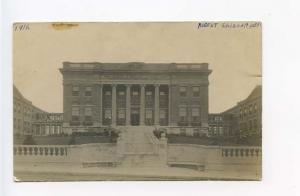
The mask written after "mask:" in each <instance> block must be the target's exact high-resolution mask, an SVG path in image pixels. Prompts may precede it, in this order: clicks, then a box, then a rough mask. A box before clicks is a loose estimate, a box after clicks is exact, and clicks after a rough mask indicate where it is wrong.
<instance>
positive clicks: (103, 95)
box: [60, 62, 211, 133]
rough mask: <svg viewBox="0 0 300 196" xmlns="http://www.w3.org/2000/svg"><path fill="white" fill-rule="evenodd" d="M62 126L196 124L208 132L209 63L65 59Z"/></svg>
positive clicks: (69, 128)
mask: <svg viewBox="0 0 300 196" xmlns="http://www.w3.org/2000/svg"><path fill="white" fill-rule="evenodd" d="M60 71H61V73H62V75H63V114H64V116H63V120H64V123H63V126H64V130H65V131H67V132H69V133H70V132H72V131H89V130H97V129H98V128H99V127H105V126H166V127H173V128H174V127H178V128H179V127H181V128H182V127H197V128H198V129H201V130H208V84H209V82H208V76H209V74H210V73H211V70H209V69H208V64H207V63H201V64H197V63H178V64H177V63H170V64H162V63H159V64H158V63H157V64H153V63H138V62H132V63H98V62H93V63H71V62H64V63H63V68H62V69H60Z"/></svg>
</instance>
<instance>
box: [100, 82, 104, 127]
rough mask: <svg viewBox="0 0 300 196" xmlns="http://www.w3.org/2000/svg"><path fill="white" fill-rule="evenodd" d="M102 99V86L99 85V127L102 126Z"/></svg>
mask: <svg viewBox="0 0 300 196" xmlns="http://www.w3.org/2000/svg"><path fill="white" fill-rule="evenodd" d="M102 97H103V90H102V84H100V86H99V124H100V126H102V122H103V107H102Z"/></svg>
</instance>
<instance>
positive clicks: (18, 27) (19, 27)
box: [13, 23, 30, 31]
mask: <svg viewBox="0 0 300 196" xmlns="http://www.w3.org/2000/svg"><path fill="white" fill-rule="evenodd" d="M13 30H14V31H28V30H30V26H29V24H25V23H24V24H23V23H22V24H21V23H20V24H14V27H13Z"/></svg>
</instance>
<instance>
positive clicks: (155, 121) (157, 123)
mask: <svg viewBox="0 0 300 196" xmlns="http://www.w3.org/2000/svg"><path fill="white" fill-rule="evenodd" d="M154 94H155V100H154V105H155V107H154V111H155V115H154V125H159V84H155V93H154Z"/></svg>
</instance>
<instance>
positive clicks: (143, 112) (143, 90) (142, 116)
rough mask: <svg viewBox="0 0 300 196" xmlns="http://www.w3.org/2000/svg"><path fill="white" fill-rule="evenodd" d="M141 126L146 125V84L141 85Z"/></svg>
mask: <svg viewBox="0 0 300 196" xmlns="http://www.w3.org/2000/svg"><path fill="white" fill-rule="evenodd" d="M140 98H141V102H140V125H145V84H141V97H140Z"/></svg>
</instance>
